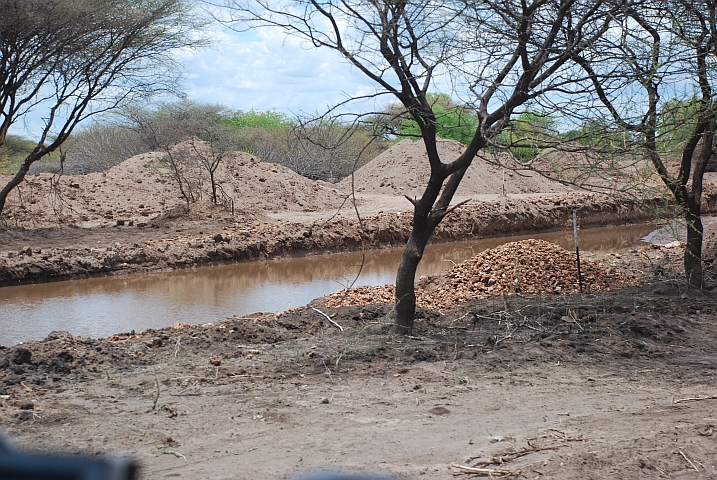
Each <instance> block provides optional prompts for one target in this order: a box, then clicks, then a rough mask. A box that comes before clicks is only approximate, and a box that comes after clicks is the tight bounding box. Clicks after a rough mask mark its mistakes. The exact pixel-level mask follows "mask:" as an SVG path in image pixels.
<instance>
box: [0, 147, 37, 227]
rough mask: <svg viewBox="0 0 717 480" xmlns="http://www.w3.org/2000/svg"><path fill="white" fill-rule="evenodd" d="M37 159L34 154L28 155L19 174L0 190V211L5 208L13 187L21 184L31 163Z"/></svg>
mask: <svg viewBox="0 0 717 480" xmlns="http://www.w3.org/2000/svg"><path fill="white" fill-rule="evenodd" d="M35 160H37V158H34V156H33V155H30V156H28V157H27V158H26V159H25V161H24V162H23V163H22V165H21V166H20V171H19V172H17V174H16V175H15V176H14V177H13V178H12V179H11V180H10V181H9V182H7V185H5V187H3V189H2V190H0V213H2V212H3V210H4V209H5V202H6V201H7V196H8V195H9V194H10V192H11V191H12V189H13V188H15V187H17V186H18V185H20V183H21V182H22V181H23V180H24V179H25V175H27V172H28V171H30V165H32V164H33V163H34V162H35Z"/></svg>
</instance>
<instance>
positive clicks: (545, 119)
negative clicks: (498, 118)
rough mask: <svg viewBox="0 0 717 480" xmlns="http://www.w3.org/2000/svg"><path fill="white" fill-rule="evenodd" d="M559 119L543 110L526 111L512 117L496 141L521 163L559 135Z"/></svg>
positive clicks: (534, 155)
mask: <svg viewBox="0 0 717 480" xmlns="http://www.w3.org/2000/svg"><path fill="white" fill-rule="evenodd" d="M557 126H558V120H557V119H556V118H555V117H554V116H552V115H549V114H546V113H542V112H524V113H521V114H520V115H518V117H517V118H515V119H512V120H511V121H510V123H509V124H508V126H507V127H505V128H504V129H503V130H502V131H501V132H500V134H498V136H497V138H496V140H495V142H496V144H498V145H499V146H501V147H503V148H506V149H507V150H508V151H510V152H511V153H512V154H513V156H514V157H515V158H516V160H518V161H519V162H521V163H527V162H529V161H531V160H533V159H534V158H535V157H536V156H538V154H539V153H540V152H541V151H542V150H543V149H544V148H546V147H547V146H548V145H549V144H550V143H552V142H554V139H555V137H556V135H557Z"/></svg>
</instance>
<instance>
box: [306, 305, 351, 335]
mask: <svg viewBox="0 0 717 480" xmlns="http://www.w3.org/2000/svg"><path fill="white" fill-rule="evenodd" d="M311 309H312V310H314V311H316V312H319V313H320V314H321V315H323V316H324V317H326V320H328V321H329V322H331V323H333V324H334V325H336V326H337V327H338V329H339V330H341V331H342V332H343V331H344V327H342V326H341V325H339V324H338V323H336V322H334V321H333V320H332V319H331V317H329V316H328V315H326V314H325V313H324V312H322V311H321V310H319V309H318V308H314V307H311Z"/></svg>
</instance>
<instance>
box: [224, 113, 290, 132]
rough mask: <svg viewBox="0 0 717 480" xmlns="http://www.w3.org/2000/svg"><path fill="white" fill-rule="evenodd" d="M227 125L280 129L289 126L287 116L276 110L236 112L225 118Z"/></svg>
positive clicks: (240, 127) (243, 127) (241, 127)
mask: <svg viewBox="0 0 717 480" xmlns="http://www.w3.org/2000/svg"><path fill="white" fill-rule="evenodd" d="M226 123H227V125H231V126H233V127H236V128H238V129H245V128H261V129H263V130H280V129H283V128H287V127H289V126H291V122H290V121H289V119H288V117H287V116H286V115H284V114H283V113H280V112H277V111H276V110H266V111H263V112H262V111H257V110H249V111H248V112H238V113H236V114H234V115H233V116H232V117H231V118H228V119H227V120H226Z"/></svg>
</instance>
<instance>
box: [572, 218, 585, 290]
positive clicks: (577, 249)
mask: <svg viewBox="0 0 717 480" xmlns="http://www.w3.org/2000/svg"><path fill="white" fill-rule="evenodd" d="M573 237H575V255H576V256H577V258H578V283H579V284H580V292H582V291H583V274H582V271H581V270H580V246H579V245H578V212H577V211H576V210H573Z"/></svg>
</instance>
